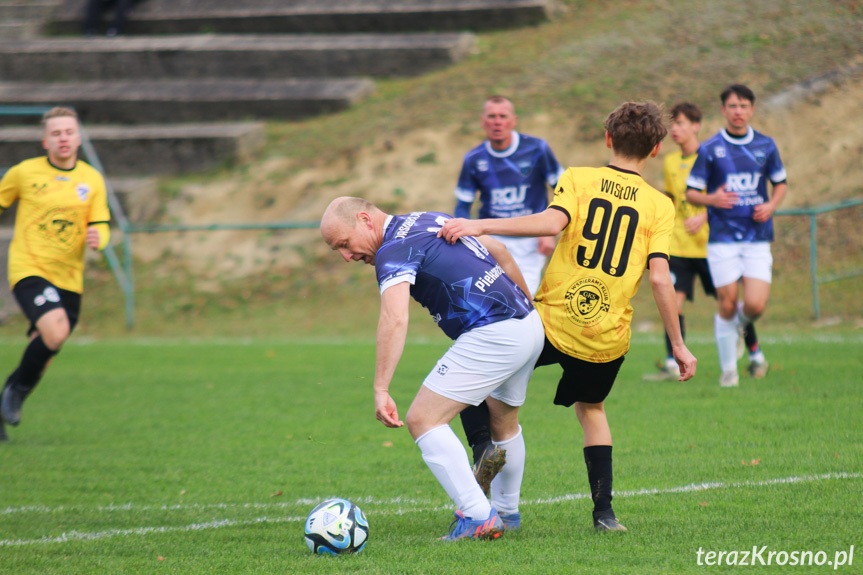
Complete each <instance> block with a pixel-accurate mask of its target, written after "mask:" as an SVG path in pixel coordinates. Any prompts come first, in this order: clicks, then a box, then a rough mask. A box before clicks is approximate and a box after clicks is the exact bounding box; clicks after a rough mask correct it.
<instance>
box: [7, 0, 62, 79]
mask: <svg viewBox="0 0 863 575" xmlns="http://www.w3.org/2000/svg"><path fill="white" fill-rule="evenodd" d="M62 2H63V0H0V39H11V40H20V39H28V38H35V37H38V36H40V35H41V34H42V32H43V26H44V25H45V24H46V23H47V22H48V21H49V19H50V18H51V15H52V14H53V13H54V12H55V11H56V9H57V8H58V6H60V4H61V3H62ZM0 77H2V76H0Z"/></svg>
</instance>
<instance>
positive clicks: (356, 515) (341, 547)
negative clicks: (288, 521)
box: [306, 499, 369, 555]
mask: <svg viewBox="0 0 863 575" xmlns="http://www.w3.org/2000/svg"><path fill="white" fill-rule="evenodd" d="M368 538H369V522H368V520H366V516H365V515H363V512H362V510H361V509H360V508H359V507H357V506H356V505H354V504H353V503H351V502H350V501H348V500H347V499H328V500H326V501H324V502H323V503H321V504H320V505H318V506H317V507H315V508H314V509H312V512H311V513H309V517H308V518H307V519H306V545H308V546H309V549H310V550H311V552H312V553H315V554H316V555H340V554H342V553H359V552H360V551H362V550H363V547H365V546H366V541H368Z"/></svg>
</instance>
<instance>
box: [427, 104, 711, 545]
mask: <svg viewBox="0 0 863 575" xmlns="http://www.w3.org/2000/svg"><path fill="white" fill-rule="evenodd" d="M605 129H606V133H605V141H606V145H607V146H608V147H609V148H611V161H610V162H609V165H608V166H605V167H602V168H570V169H568V170H567V171H566V172H564V174H563V176H562V177H561V179H560V181H559V182H558V184H557V186H556V188H555V192H554V200H553V201H552V203H551V205H550V206H549V208H548V209H546V210H545V211H544V212H541V213H538V214H533V215H530V216H524V217H518V218H507V219H485V220H465V219H454V220H450V221H448V222H446V223H445V224H444V226H443V228H442V229H441V231H440V235H442V236H443V237H445V238H446V239H447V241H449V242H455V241H457V240H458V238H460V237H462V236H479V235H483V234H498V235H511V236H537V237H538V236H554V235H557V234H558V233H560V234H561V236H560V240H559V241H558V244H557V248H556V249H555V251H554V254H553V255H552V257H551V261H550V262H549V265H548V269H547V271H546V272H545V276H544V277H543V280H542V283H541V285H540V287H539V290H538V291H537V294H536V298H535V305H536V308H537V310H539V312H540V315H541V317H542V320H543V324H544V326H545V335H546V342H545V347H544V349H543V352H542V355H541V356H540V358H539V360H538V361H537V364H536V365H537V366H541V365H551V364H553V363H557V364H560V365H561V367H563V376H562V377H561V379H560V382H559V383H558V387H557V393H556V395H555V398H554V403H555V404H557V405H563V406H566V407H569V406H571V405H573V404H575V414H576V416H577V417H578V421H579V423H580V424H581V427H582V429H583V430H584V459H585V464H586V465H587V476H588V481H589V483H590V491H591V495H592V498H593V503H594V509H593V524H594V527H595V528H596V529H597V530H600V531H625V530H626V528H625V527H624V526H623V525H621V524H620V523H619V522H618V521H617V518H616V516H615V514H614V511H613V510H612V507H611V494H612V478H613V473H612V463H611V430H610V429H609V426H608V420H607V418H606V415H605V408H604V401H605V398H606V397H607V396H608V393H609V392H610V391H611V387H612V385H613V384H614V380H615V378H616V377H617V373H618V371H619V369H620V366H621V364H622V363H623V359H624V354H625V353H626V352H627V351H628V350H629V340H630V336H631V328H630V324H631V321H632V305H631V303H630V300H631V299H632V297H633V296H635V294H636V292H637V291H638V286H639V284H640V283H641V278H642V276H643V275H644V271H645V269H647V268H648V267H649V270H650V284H651V286H652V287H653V297H654V299H655V301H656V305H657V307H658V308H659V313H660V315H661V316H662V321H663V323H664V324H665V329H666V331H667V332H668V335H669V337H670V339H671V344H672V349H673V352H674V357H675V359H676V360H677V363H678V367H679V369H680V381H685V380H687V379H689V378H691V377H692V376H693V375H695V368H696V362H697V360H696V359H695V356H693V355H692V353H690V351H689V350H688V349H687V348H686V345H685V344H684V343H683V337H682V336H681V334H680V324H679V323H678V321H677V317H676V316H677V314H676V311H677V305H676V301H675V295H674V285H673V284H672V281H671V274H670V273H669V268H668V244H669V239H670V237H671V230H672V228H673V226H674V205H673V204H672V202H671V200H670V199H669V198H668V197H667V196H666V195H664V194H663V193H662V192H659V191H658V190H656V189H654V188H652V187H650V186H649V185H648V184H647V183H646V182H645V181H644V179H643V178H642V177H641V175H640V173H641V171H642V169H643V168H644V165H645V164H646V162H647V160H648V158H653V157H656V155H657V154H658V153H659V146H660V142H661V141H662V139H663V138H664V137H665V134H666V132H667V130H666V128H665V126H664V121H663V115H662V110H661V109H660V108H659V106H657V105H656V104H654V103H652V102H627V103H625V104H622V105H621V106H619V107H618V108H617V109H616V110H614V111H613V112H612V113H611V114H610V115H609V116H608V118H607V119H606V120H605Z"/></svg>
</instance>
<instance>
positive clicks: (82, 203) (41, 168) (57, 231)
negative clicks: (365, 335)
mask: <svg viewBox="0 0 863 575" xmlns="http://www.w3.org/2000/svg"><path fill="white" fill-rule="evenodd" d="M15 200H18V213H17V215H16V217H15V236H14V238H13V239H12V244H11V245H10V246H9V284H10V285H11V286H12V287H14V286H15V284H16V283H18V282H19V281H20V280H22V279H24V278H25V277H29V276H39V277H42V278H45V279H46V280H48V281H50V282H51V283H52V284H54V285H55V286H57V287H58V288H61V289H65V290H69V291H73V292H77V293H81V292H82V291H83V287H84V278H83V276H84V248H85V247H86V237H87V227H88V226H91V225H97V227H98V229H99V235H100V246H99V247H100V248H104V247H105V245H107V243H108V234H109V228H108V221H109V220H110V214H109V212H108V203H107V198H106V195H105V180H104V179H103V178H102V174H100V173H99V172H98V171H97V170H96V169H95V168H93V167H92V166H90V165H89V164H87V163H85V162H82V161H81V160H78V162H77V163H76V164H75V167H74V168H72V169H71V170H63V169H60V168H57V167H55V166H54V165H52V164H51V163H50V162H49V161H48V158H47V157H40V158H33V159H31V160H25V161H23V162H21V163H20V164H18V165H16V166H13V167H12V168H10V169H9V171H8V172H6V175H5V176H3V180H2V181H0V209H3V210H5V209H8V208H9V207H10V206H11V205H12V203H13V202H14V201H15Z"/></svg>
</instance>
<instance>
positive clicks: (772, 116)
mask: <svg viewBox="0 0 863 575" xmlns="http://www.w3.org/2000/svg"><path fill="white" fill-rule="evenodd" d="M821 90H822V91H821V92H820V93H818V94H817V95H813V94H810V95H809V96H807V97H805V98H803V99H801V100H798V101H796V102H795V103H792V104H790V105H786V106H784V107H770V106H762V107H756V116H755V118H754V121H753V125H754V127H755V128H756V129H758V130H759V131H762V132H764V133H766V134H768V135H771V136H773V137H774V138H775V140H776V141H777V143H778V145H779V148H780V153H781V154H782V158H783V161H784V163H785V165H786V169H787V171H788V174H789V193H788V196H787V198H786V201H785V204H784V206H783V207H786V208H788V207H798V206H804V205H819V204H824V203H827V202H833V201H838V200H841V199H844V198H849V197H852V196H857V197H859V196H861V195H863V187H861V186H863V164H861V162H860V158H861V156H863V81H860V80H856V81H854V82H848V83H844V84H840V85H838V86H832V87H828V88H823V87H822V88H821ZM759 103H760V102H759ZM706 112H707V116H708V118H707V120H706V121H705V124H704V126H703V128H702V137H707V136H709V135H710V134H712V133H714V132H715V131H716V130H717V129H718V128H719V127H720V126H721V121H720V120H721V118H720V116H719V113H718V105H717V108H716V109H715V110H707V111H706ZM577 126H578V122H577V121H575V120H573V121H572V122H571V123H561V122H558V121H556V119H555V118H553V117H550V116H545V115H539V116H532V117H529V118H521V119H520V123H519V130H520V131H522V132H524V133H527V134H532V135H535V136H538V137H542V138H544V139H546V140H547V141H548V142H549V144H550V145H551V147H552V149H553V150H554V151H555V154H556V155H557V157H558V159H559V160H560V162H561V163H562V164H564V165H567V166H573V165H601V164H603V163H605V162H606V161H607V159H608V151H607V150H606V148H605V145H604V142H603V141H602V140H593V141H585V139H584V134H581V133H578V131H577ZM599 130H601V127H597V131H599ZM482 137H483V135H482V133H481V132H480V131H479V129H478V120H477V129H476V130H474V131H469V130H464V129H463V128H462V127H460V126H442V127H441V128H440V129H439V130H421V131H415V132H411V133H408V134H405V135H403V136H400V137H387V138H385V139H384V138H382V139H380V140H379V141H377V142H375V144H374V145H372V146H369V147H367V148H363V149H359V150H358V151H356V152H355V153H353V154H351V155H349V156H346V157H343V158H341V159H339V160H338V161H337V162H336V163H334V164H329V165H318V166H309V167H304V168H302V169H301V168H300V167H299V166H297V165H295V164H294V163H293V162H292V161H291V160H287V159H283V158H270V159H267V160H262V161H261V162H260V163H259V164H258V165H256V166H254V167H253V169H252V170H250V172H249V173H253V174H254V175H253V176H250V175H248V174H245V175H238V176H236V177H232V178H230V179H227V180H225V181H221V182H219V183H217V184H209V185H198V184H195V185H187V186H185V187H183V188H182V190H181V192H180V193H179V194H178V195H177V197H176V198H174V199H172V200H171V201H169V202H168V203H167V205H166V219H165V221H174V222H183V223H186V224H211V223H216V222H221V223H248V222H278V221H316V220H318V219H319V218H320V216H321V213H322V212H323V210H324V208H325V207H326V206H327V204H328V203H329V202H330V201H331V200H332V199H333V198H335V197H337V196H341V195H357V196H363V197H366V198H368V199H370V200H371V201H373V202H375V203H377V204H379V205H380V206H381V207H383V208H384V209H386V210H387V211H392V212H404V211H409V210H412V209H425V210H441V211H446V212H449V211H451V210H452V208H453V205H454V196H453V188H454V186H455V183H456V179H457V178H458V173H459V169H460V167H461V162H462V158H463V156H464V154H465V152H467V151H468V150H469V149H470V148H472V147H474V146H476V145H477V144H478V143H479V142H480V141H481V139H482ZM664 145H665V146H666V149H670V148H671V147H673V146H674V143H673V142H672V141H671V140H670V138H669V139H667V140H666V142H665V144H664ZM660 166H661V163H660V162H659V161H658V160H653V161H650V162H648V167H647V168H646V170H645V174H644V175H645V177H646V178H647V180H648V181H650V182H652V183H654V184H656V185H661V182H660V172H659V170H660ZM135 255H136V257H138V258H141V259H142V260H144V261H154V260H158V259H161V258H172V259H173V258H177V259H178V260H179V261H181V262H183V265H184V267H188V268H189V270H190V271H191V272H192V273H193V275H196V276H198V277H200V278H201V283H200V285H199V287H200V288H207V287H211V288H216V287H217V284H218V280H221V279H225V278H230V277H239V276H243V275H247V274H252V273H258V272H262V271H265V270H268V269H269V270H272V269H274V268H277V269H280V270H285V269H290V268H295V267H297V266H299V265H301V264H303V263H304V262H308V261H310V260H315V259H318V258H320V257H333V256H332V255H331V254H330V255H328V249H327V247H326V246H325V245H324V244H323V242H321V240H320V236H319V234H318V232H317V230H289V231H278V232H266V231H251V232H250V231H242V232H206V233H200V232H187V233H182V234H180V233H172V234H153V235H148V236H145V237H142V236H137V237H136V240H135ZM334 261H335V260H334Z"/></svg>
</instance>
